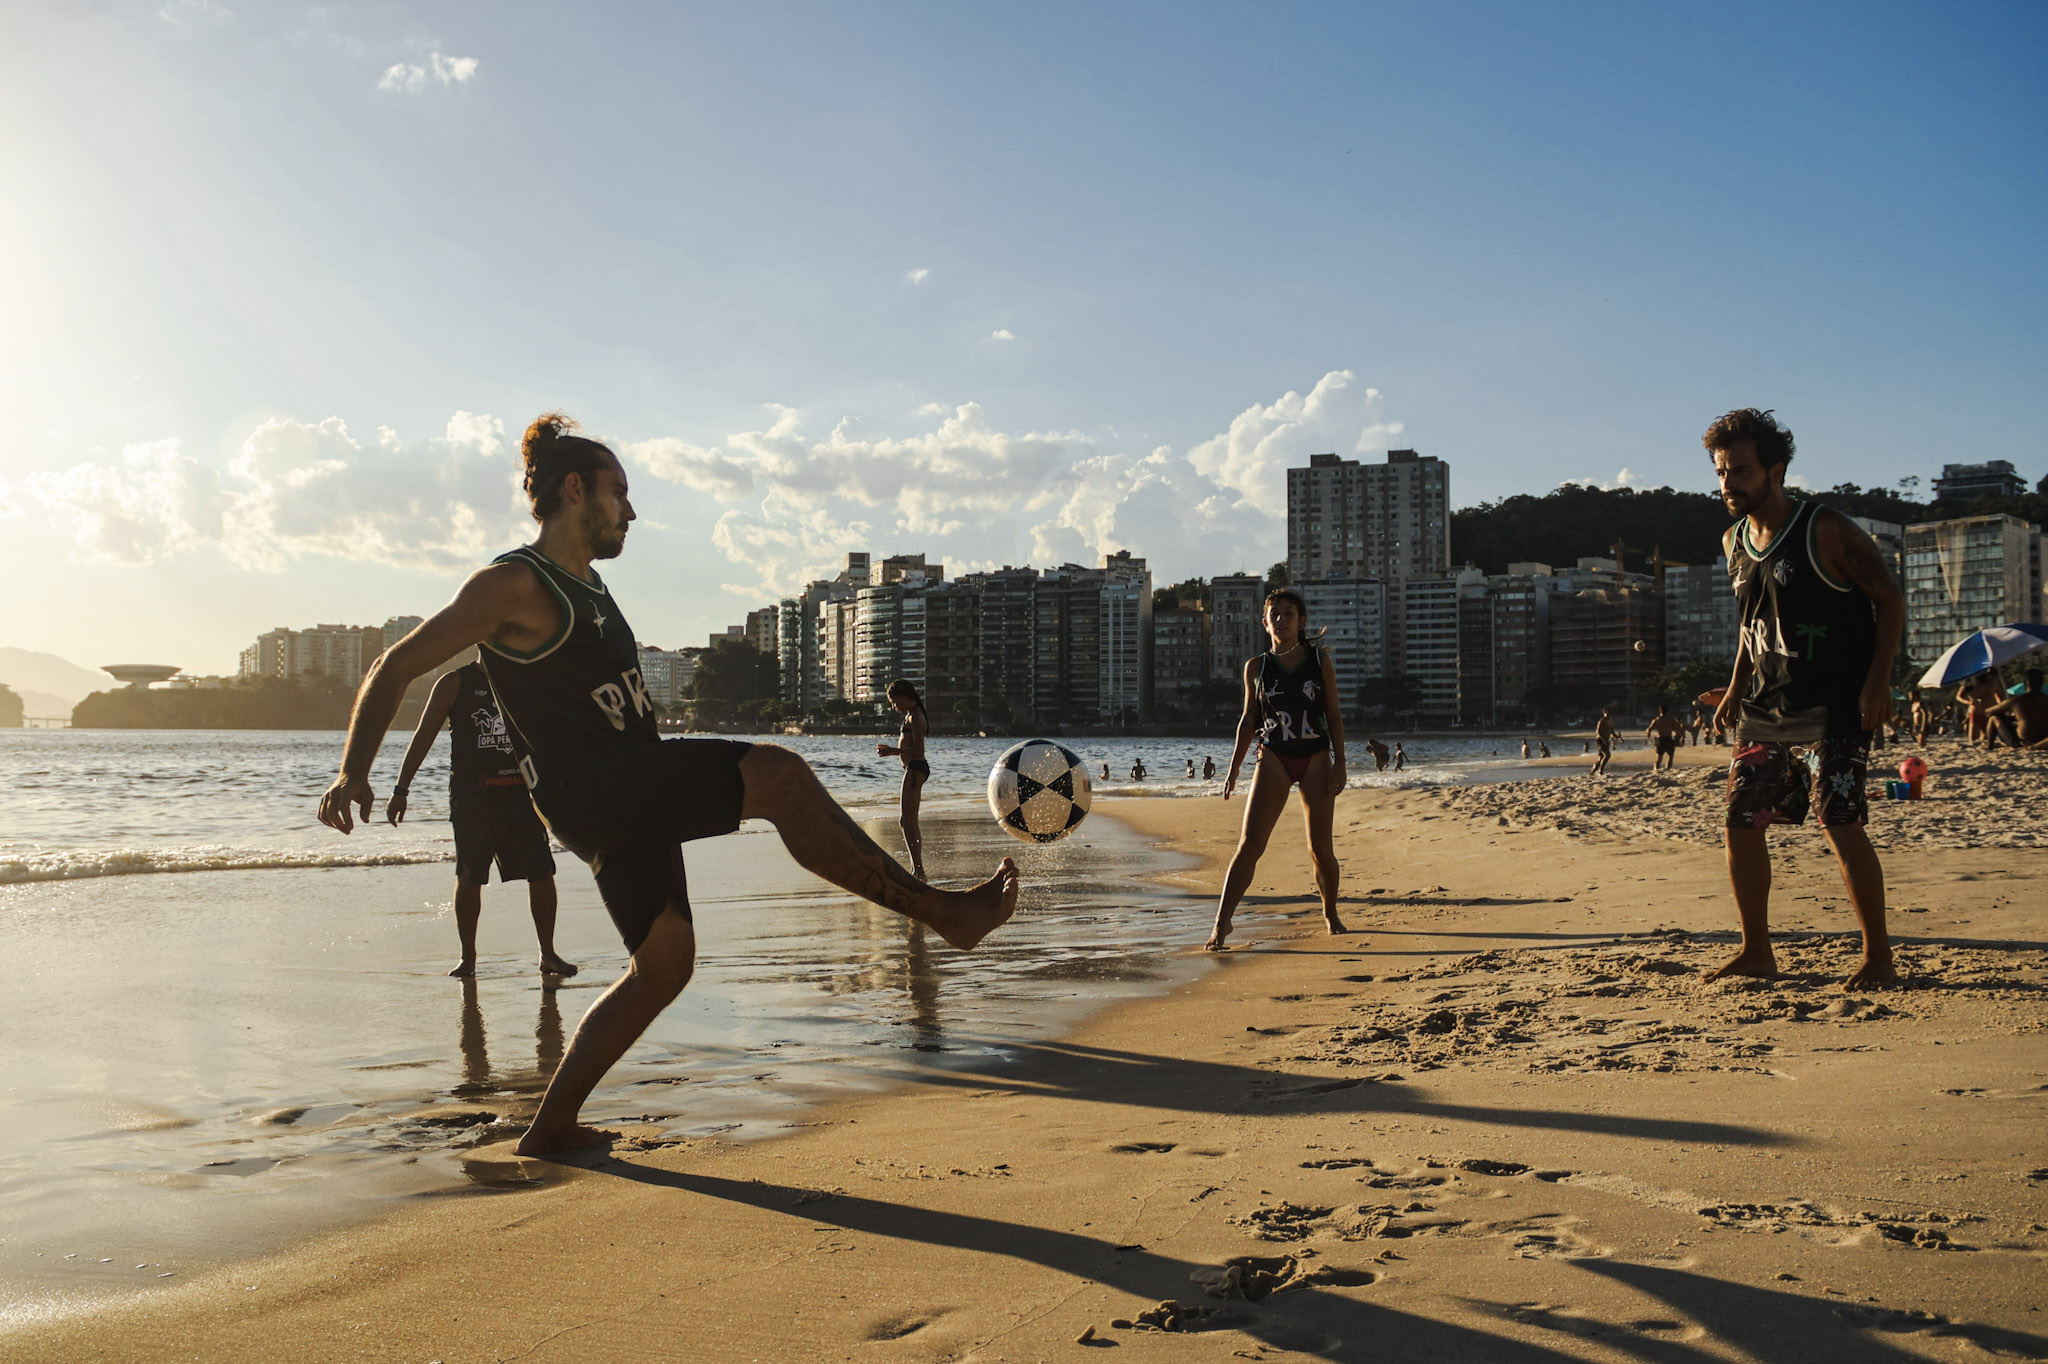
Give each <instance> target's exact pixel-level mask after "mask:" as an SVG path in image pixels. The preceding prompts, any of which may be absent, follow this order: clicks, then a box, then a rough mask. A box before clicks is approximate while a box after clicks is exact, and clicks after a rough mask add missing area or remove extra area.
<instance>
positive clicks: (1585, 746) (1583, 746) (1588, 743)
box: [1579, 739, 1593, 753]
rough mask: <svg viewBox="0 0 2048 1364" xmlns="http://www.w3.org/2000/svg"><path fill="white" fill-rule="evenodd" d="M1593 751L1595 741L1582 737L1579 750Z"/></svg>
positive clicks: (1583, 751)
mask: <svg viewBox="0 0 2048 1364" xmlns="http://www.w3.org/2000/svg"><path fill="white" fill-rule="evenodd" d="M1592 751H1593V742H1592V740H1590V739H1581V740H1579V752H1580V753H1591V752H1592Z"/></svg>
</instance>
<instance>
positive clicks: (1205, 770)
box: [1202, 753, 1216, 781]
mask: <svg viewBox="0 0 2048 1364" xmlns="http://www.w3.org/2000/svg"><path fill="white" fill-rule="evenodd" d="M1202 780H1203V781H1214V780H1216V760H1215V759H1214V758H1212V757H1210V756H1209V755H1208V754H1206V753H1204V754H1203V755H1202Z"/></svg>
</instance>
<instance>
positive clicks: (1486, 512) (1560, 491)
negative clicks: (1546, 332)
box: [1451, 480, 2048, 573]
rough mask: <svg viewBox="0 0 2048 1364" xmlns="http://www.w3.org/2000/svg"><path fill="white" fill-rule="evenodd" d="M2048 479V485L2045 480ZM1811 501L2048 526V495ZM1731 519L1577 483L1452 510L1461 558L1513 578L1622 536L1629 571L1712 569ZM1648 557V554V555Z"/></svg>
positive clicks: (1880, 495) (1682, 503) (1711, 504)
mask: <svg viewBox="0 0 2048 1364" xmlns="http://www.w3.org/2000/svg"><path fill="white" fill-rule="evenodd" d="M2044 481H2048V480H2044ZM1798 495H1799V496H1801V497H1811V498H1814V499H1817V500H1819V501H1821V502H1825V503H1827V504H1828V505H1829V506H1831V507H1834V508H1835V509H1837V510H1838V511H1842V512H1846V513H1847V514H1849V515H1851V516H1865V517H1869V518H1871V519H1873V520H1878V521H1894V522H1897V523H1899V524H1900V525H1906V524H1909V523H1911V522H1914V521H1934V520H1944V519H1947V518H1950V517H1956V516H1965V515H1975V514H1981V513H1986V512H2007V513H2010V514H2011V515H2014V516H2018V517H2022V518H2024V519H2026V520H2028V521H2032V522H2034V523H2036V524H2042V523H2043V522H2044V521H2048V494H2042V493H2038V492H2036V493H2030V494H2028V495H2026V496H2024V497H2018V498H2012V499H2007V500H1994V499H1990V498H1986V499H1983V500H1982V501H1979V502H1978V503H1976V504H1974V505H1971V506H1956V505H1953V504H1950V505H1944V506H1933V505H1930V504H1927V503H1922V502H1915V501H1912V500H1910V499H1908V498H1904V497H1901V496H1899V495H1898V494H1897V493H1896V492H1893V491H1891V490H1890V489H1885V488H1868V489H1866V488H1859V487H1857V486H1856V485H1855V484H1854V483H1842V484H1838V485H1836V486H1835V487H1833V488H1829V489H1827V490H1825V491H1821V490H1817V489H1816V490H1803V491H1801V492H1800V493H1799V494H1798ZM1729 519H1730V518H1729V516H1728V511H1727V509H1726V508H1725V507H1724V506H1722V504H1721V499H1720V498H1719V497H1716V496H1715V495H1714V494H1712V493H1706V492H1679V491H1678V490H1676V489H1673V488H1644V489H1636V488H1613V489H1608V488H1594V487H1589V486H1586V485H1584V484H1577V483H1567V484H1565V485H1564V486H1562V487H1560V488H1557V489H1555V490H1554V491H1552V492H1548V493H1545V494H1543V495H1542V496H1540V497H1538V496H1534V495H1532V494H1529V493H1521V494H1518V495H1517V496H1514V497H1506V498H1502V499H1501V500H1500V501H1498V502H1482V503H1480V504H1479V505H1478V506H1476V507H1466V508H1465V509H1463V510H1462V511H1455V512H1452V513H1451V562H1452V563H1454V564H1464V563H1472V564H1477V565H1478V566H1479V567H1480V568H1482V569H1484V570H1485V571H1486V572H1488V573H1504V572H1506V571H1507V566H1508V565H1509V564H1511V563H1524V562H1535V563H1542V564H1549V565H1550V566H1551V567H1552V568H1569V567H1570V566H1571V565H1573V564H1575V563H1577V562H1578V561H1579V560H1580V559H1582V558H1600V559H1611V558H1613V557H1614V550H1613V545H1614V542H1615V541H1616V540H1617V539H1619V540H1621V541H1623V542H1625V543H1626V544H1627V546H1628V560H1629V567H1631V568H1634V569H1642V568H1644V567H1645V566H1646V565H1647V560H1648V556H1649V554H1650V552H1651V551H1652V550H1653V549H1662V550H1663V551H1664V557H1665V559H1667V560H1669V561H1673V562H1676V563H1682V564H1710V563H1712V562H1713V561H1714V558H1715V556H1716V555H1718V554H1720V552H1721V533H1722V532H1723V531H1725V530H1726V529H1728V523H1729ZM1639 555H1640V556H1642V557H1640V558H1639V557H1638V556H1639Z"/></svg>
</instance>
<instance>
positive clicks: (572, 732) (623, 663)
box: [483, 545, 661, 822]
mask: <svg viewBox="0 0 2048 1364" xmlns="http://www.w3.org/2000/svg"><path fill="white" fill-rule="evenodd" d="M492 562H494V563H500V564H503V563H522V564H525V565H526V566H527V567H528V568H531V569H532V570H533V571H534V572H535V573H537V574H539V575H540V580H541V581H542V582H543V583H545V584H546V585H547V587H548V590H549V592H550V593H551V594H552V595H553V596H554V597H555V599H556V600H557V601H558V602H559V603H560V604H561V607H562V626H561V629H560V630H559V631H557V632H556V634H555V637H554V638H553V639H551V640H549V641H548V642H547V643H545V644H543V645H541V646H540V647H539V648H538V649H534V650H532V651H531V652H528V653H522V652H520V651H518V650H516V649H507V648H505V647H503V646H501V645H496V644H488V643H487V644H485V645H484V653H483V662H484V671H485V673H487V674H488V675H489V677H490V679H491V690H492V691H493V692H494V693H496V694H497V698H498V705H499V706H500V707H501V708H502V709H503V711H504V713H505V720H506V729H507V731H508V732H509V733H510V734H511V737H512V748H513V751H514V752H516V753H517V754H518V755H519V764H520V770H521V771H522V772H524V773H525V776H526V784H527V785H528V786H529V787H531V788H532V790H533V799H534V803H535V804H537V805H539V806H540V811H541V813H542V814H543V815H546V816H547V817H548V818H549V820H550V822H552V821H553V819H554V818H555V813H554V810H553V809H552V808H551V806H552V805H553V804H554V802H555V801H556V800H558V799H559V798H560V797H561V796H563V795H564V794H565V793H566V792H567V791H568V790H569V788H570V786H571V785H572V784H573V783H574V782H576V781H577V780H578V779H579V778H580V777H581V776H582V775H583V774H584V772H585V771H586V770H589V769H591V768H592V766H593V765H602V764H604V763H605V761H606V760H607V758H610V757H615V756H618V755H621V754H623V753H625V752H626V751H627V750H631V749H635V748H637V747H638V746H639V745H641V744H656V743H660V742H661V735H660V733H659V732H658V731H657V730H656V729H655V725H654V705H653V703H652V702H651V701H649V700H648V699H647V687H646V685H645V684H644V683H643V682H642V681H641V680H640V652H639V649H638V648H637V647H636V646H635V644H634V640H633V627H632V626H630V625H628V624H626V618H625V617H624V616H623V615H621V614H620V612H619V608H618V604H617V603H616V602H614V601H613V600H612V594H611V592H610V590H609V589H607V588H606V587H605V585H604V583H603V581H602V580H599V581H596V582H585V581H583V579H581V578H579V577H577V576H576V575H575V574H573V573H571V572H569V570H567V569H565V568H563V567H561V566H560V565H559V564H556V563H555V562H554V561H552V560H550V559H549V558H548V557H547V556H546V555H544V554H542V553H541V552H540V551H539V550H537V549H534V548H533V547H532V546H530V545H529V546H522V547H521V548H519V549H515V550H513V551H512V552H511V553H509V554H501V555H499V556H498V557H497V558H496V559H495V560H493V561H492ZM591 577H592V578H596V577H597V574H596V571H595V570H593V571H592V573H591Z"/></svg>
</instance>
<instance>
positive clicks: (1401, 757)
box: [1394, 744, 1408, 772]
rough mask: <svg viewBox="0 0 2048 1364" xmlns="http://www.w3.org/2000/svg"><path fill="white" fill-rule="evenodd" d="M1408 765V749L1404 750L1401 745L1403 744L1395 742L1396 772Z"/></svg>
mask: <svg viewBox="0 0 2048 1364" xmlns="http://www.w3.org/2000/svg"><path fill="white" fill-rule="evenodd" d="M1407 765H1408V754H1407V752H1406V750H1404V749H1403V748H1402V747H1401V745H1399V744H1395V745H1394V770H1395V771H1396V772H1399V771H1400V770H1401V769H1402V768H1404V767H1406V766H1407Z"/></svg>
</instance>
